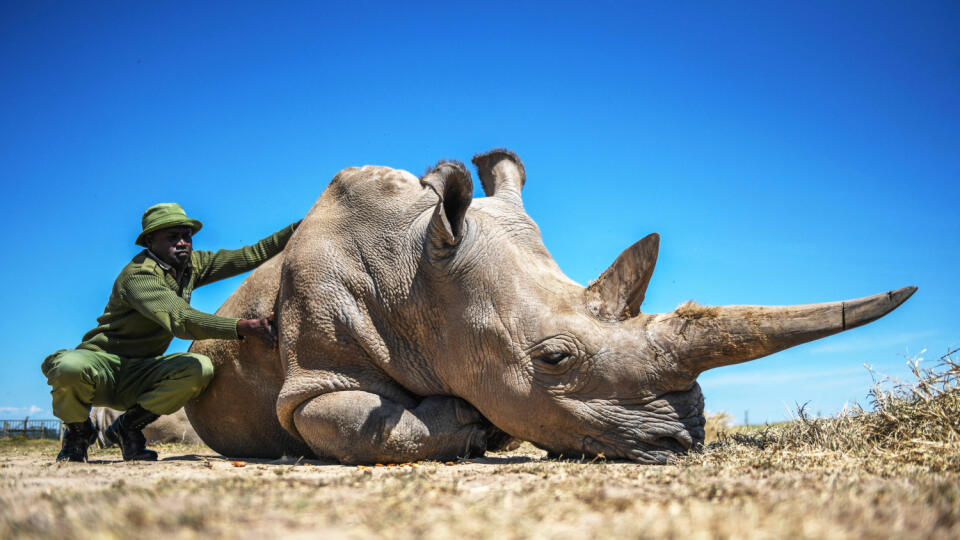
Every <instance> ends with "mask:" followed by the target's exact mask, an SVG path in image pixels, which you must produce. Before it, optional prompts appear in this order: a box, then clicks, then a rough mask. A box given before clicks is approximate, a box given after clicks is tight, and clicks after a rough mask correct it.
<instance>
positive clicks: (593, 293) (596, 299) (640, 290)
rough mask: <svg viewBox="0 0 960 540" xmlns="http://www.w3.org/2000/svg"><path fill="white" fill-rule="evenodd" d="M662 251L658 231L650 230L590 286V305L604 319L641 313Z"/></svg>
mask: <svg viewBox="0 0 960 540" xmlns="http://www.w3.org/2000/svg"><path fill="white" fill-rule="evenodd" d="M659 253H660V235H659V234H657V233H653V234H648V235H647V236H645V237H644V238H643V239H642V240H640V241H639V242H637V243H635V244H633V245H632V246H630V247H629V248H627V249H626V250H625V251H624V252H623V253H621V254H620V256H619V257H617V260H616V261H614V262H613V264H612V265H610V268H607V270H606V271H604V272H603V273H602V274H600V277H598V278H597V279H596V280H595V281H594V282H593V283H591V284H590V286H589V287H587V290H586V293H585V295H586V296H585V301H586V304H587V308H588V309H590V311H591V312H593V314H594V315H595V316H596V317H599V318H601V319H604V320H623V319H629V318H630V317H634V316H636V315H637V314H639V313H640V304H642V303H643V298H644V296H645V295H646V293H647V285H649V284H650V277H651V276H653V269H654V267H655V266H656V265H657V255H658V254H659Z"/></svg>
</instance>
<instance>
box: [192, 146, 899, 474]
mask: <svg viewBox="0 0 960 540" xmlns="http://www.w3.org/2000/svg"><path fill="white" fill-rule="evenodd" d="M473 162H474V164H475V165H476V166H477V168H478V171H479V175H480V180H481V182H482V184H483V189H484V192H485V193H486V195H487V197H486V198H483V199H479V200H475V201H473V200H472V192H473V183H472V180H471V177H470V173H469V172H468V171H467V170H466V168H465V167H464V166H463V164H461V163H457V162H441V163H439V164H438V165H437V166H436V167H435V168H433V169H432V170H431V171H430V172H428V173H427V174H426V175H425V176H423V177H422V178H417V177H416V176H414V175H412V174H410V173H409V172H406V171H402V170H395V169H390V168H386V167H372V166H366V167H360V168H350V169H344V170H343V171H341V172H340V173H338V174H337V175H336V176H335V177H334V179H333V180H332V181H331V182H330V185H329V186H328V187H327V188H326V189H325V190H324V192H323V194H322V195H321V196H320V198H319V199H318V200H317V202H316V203H315V204H314V206H313V208H312V209H311V210H310V212H309V213H308V214H307V216H306V218H305V219H304V221H303V223H302V224H301V225H300V227H299V229H298V230H297V231H296V233H295V234H294V236H293V238H292V239H291V240H290V242H289V244H288V245H287V247H286V249H285V251H284V252H283V253H282V254H281V255H278V256H277V257H275V258H274V259H272V260H270V261H268V262H267V263H266V264H264V265H263V266H261V267H260V268H259V269H257V270H256V271H255V272H254V273H253V274H252V275H251V276H250V277H248V278H247V280H246V281H245V282H244V283H243V284H242V285H241V286H240V287H239V288H238V289H237V291H236V292H234V294H233V295H232V296H231V297H230V298H229V299H228V300H227V301H226V303H225V304H224V305H223V307H221V308H220V310H219V312H218V313H220V314H221V315H225V316H233V317H243V318H252V317H263V316H265V315H266V314H268V313H270V312H272V311H275V312H276V318H277V326H278V332H279V350H278V351H271V350H269V349H268V348H267V347H266V346H264V345H263V344H261V343H259V342H256V341H254V340H246V341H243V342H238V341H204V342H196V343H194V344H193V347H192V349H191V350H193V351H194V352H199V353H203V354H206V355H208V356H209V357H210V358H211V359H212V360H213V362H214V365H215V366H216V376H215V377H214V379H213V381H212V383H211V385H210V387H209V388H208V389H207V390H206V392H205V393H204V394H203V395H201V396H200V398H199V399H197V400H196V401H194V402H192V403H190V404H188V405H187V408H186V409H187V414H188V415H189V417H190V420H191V422H192V423H193V426H194V428H195V429H196V431H197V433H198V434H199V435H200V437H201V438H202V439H203V440H204V442H206V443H207V444H208V445H210V447H212V448H213V449H214V450H216V451H218V452H220V453H222V454H225V455H231V456H249V457H277V456H281V455H283V454H287V455H307V456H319V457H326V458H333V459H337V460H340V461H341V462H345V463H363V462H406V461H412V460H420V459H449V458H452V457H454V456H466V455H477V454H482V453H483V452H484V451H485V450H486V449H487V447H488V445H489V444H490V442H491V440H498V441H500V440H502V439H503V432H505V433H506V434H509V435H511V436H513V437H517V438H520V439H524V440H528V441H531V442H533V443H535V444H537V445H538V446H541V447H543V448H545V449H548V450H550V451H551V452H553V453H555V454H562V455H566V456H574V457H580V456H595V455H599V454H603V455H604V456H606V457H607V458H626V459H630V460H634V461H638V462H643V463H663V462H665V461H666V460H667V459H668V458H669V457H670V456H671V455H674V454H679V453H684V452H686V451H687V450H689V449H692V448H694V447H696V446H697V445H698V444H700V443H701V442H702V440H703V435H704V432H703V423H704V418H703V395H702V394H701V392H700V387H699V386H698V385H697V382H696V378H697V376H698V375H699V374H700V373H701V372H703V371H704V370H707V369H710V368H715V367H719V366H724V365H728V364H736V363H739V362H745V361H748V360H752V359H755V358H759V357H761V356H765V355H768V354H771V353H774V352H776V351H780V350H783V349H785V348H788V347H792V346H794V345H798V344H800V343H804V342H807V341H811V340H814V339H818V338H822V337H824V336H828V335H830V334H834V333H837V332H840V331H843V330H847V329H850V328H853V327H855V326H859V325H862V324H865V323H868V322H870V321H873V320H875V319H877V318H879V317H881V316H883V315H885V314H886V313H888V312H890V311H891V310H893V309H894V308H896V307H897V306H899V305H900V304H901V303H903V302H904V301H905V300H906V299H907V298H908V297H909V296H910V295H911V294H912V293H913V291H914V290H915V287H907V288H903V289H899V290H896V291H891V292H888V293H883V294H880V295H876V296H871V297H867V298H861V299H857V300H850V301H845V302H833V303H827V304H814V305H806V306H784V307H770V306H725V307H702V306H697V305H695V304H685V305H683V306H680V307H679V308H677V310H675V311H673V312H671V313H665V314H654V315H650V314H643V313H641V312H640V304H641V302H642V301H643V297H644V292H645V290H646V287H647V283H648V282H649V280H650V276H651V274H652V272H653V267H654V264H655V262H656V257H657V250H658V245H659V237H658V236H657V235H656V234H652V235H650V236H648V237H646V238H644V239H643V240H641V241H639V242H638V243H637V244H635V245H633V246H632V247H630V248H629V249H627V250H626V251H625V252H624V253H623V254H622V255H620V257H619V258H618V259H617V260H616V261H615V262H614V263H613V265H612V266H611V267H610V268H609V269H608V270H607V271H605V272H604V273H603V274H602V275H601V276H600V277H599V278H598V279H597V280H596V281H595V282H594V283H593V284H591V285H590V286H589V287H587V288H584V287H582V286H580V285H578V284H577V283H575V282H574V281H572V280H570V279H569V278H567V277H566V276H565V275H564V274H563V272H561V271H560V268H559V267H558V266H557V264H556V262H554V260H553V258H551V256H550V253H549V252H548V251H547V249H546V248H545V247H544V245H543V242H542V240H541V237H540V232H539V230H538V228H537V225H536V224H535V223H534V222H533V221H532V220H531V219H530V217H529V216H528V215H527V214H526V212H524V209H523V202H522V199H521V189H522V188H523V185H524V181H525V173H524V168H523V164H522V163H521V161H520V159H519V158H518V157H517V156H516V155H515V154H513V153H511V152H509V151H504V150H494V151H492V152H488V153H486V154H481V155H478V156H476V157H475V158H474V159H473ZM494 426H495V427H494ZM500 430H502V432H501V431H500Z"/></svg>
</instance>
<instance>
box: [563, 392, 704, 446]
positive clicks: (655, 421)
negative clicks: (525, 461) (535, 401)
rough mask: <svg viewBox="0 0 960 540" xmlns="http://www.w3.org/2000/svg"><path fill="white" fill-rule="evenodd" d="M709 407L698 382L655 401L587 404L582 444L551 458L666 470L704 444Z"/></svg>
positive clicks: (583, 406)
mask: <svg viewBox="0 0 960 540" xmlns="http://www.w3.org/2000/svg"><path fill="white" fill-rule="evenodd" d="M703 405H704V403H703V393H702V392H701V391H700V386H699V385H698V384H696V383H694V384H693V386H692V387H691V388H690V389H689V390H686V391H679V392H669V393H667V394H663V395H661V396H658V397H656V398H653V399H645V400H622V399H621V400H591V401H589V402H583V403H581V404H580V406H579V407H578V409H579V410H580V414H579V416H582V417H584V419H585V421H584V422H583V423H582V424H581V429H580V430H579V431H580V433H581V435H580V437H579V439H578V440H576V441H571V442H572V444H570V445H569V446H568V447H567V448H565V449H549V452H550V454H549V455H550V456H552V457H561V456H564V457H570V458H581V457H596V456H603V457H604V458H606V459H626V460H630V461H634V462H637V463H644V464H651V465H654V464H655V465H662V464H665V463H667V462H668V461H669V460H670V459H671V458H673V457H675V456H680V455H685V454H687V453H688V452H690V451H694V450H697V449H698V448H700V447H701V446H702V445H703V440H704V435H705V431H704V424H705V423H706V422H705V418H704V416H703ZM584 431H585V433H584Z"/></svg>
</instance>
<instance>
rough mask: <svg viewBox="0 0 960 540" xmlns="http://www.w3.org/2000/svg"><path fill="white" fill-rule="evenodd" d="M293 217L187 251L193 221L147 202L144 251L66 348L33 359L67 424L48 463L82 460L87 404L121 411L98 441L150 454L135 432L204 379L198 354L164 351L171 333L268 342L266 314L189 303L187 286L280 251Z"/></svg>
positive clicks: (169, 206) (90, 431)
mask: <svg viewBox="0 0 960 540" xmlns="http://www.w3.org/2000/svg"><path fill="white" fill-rule="evenodd" d="M298 224H299V222H298V223H294V224H293V225H290V226H288V227H286V228H284V229H281V230H280V231H278V232H276V233H274V234H272V235H270V236H268V237H266V238H264V239H263V240H260V241H259V242H257V243H256V244H253V245H250V246H246V247H244V248H240V249H235V250H220V251H216V252H210V251H193V242H192V236H193V234H195V233H196V232H197V231H199V230H200V228H201V227H202V224H201V223H200V222H199V221H197V220H195V219H190V218H188V217H187V215H186V213H185V212H184V211H183V209H182V208H181V207H180V205H178V204H175V203H163V204H158V205H155V206H151V207H150V208H148V209H147V211H146V212H145V213H144V214H143V223H142V225H143V232H141V233H140V235H139V236H138V237H137V240H136V243H137V245H140V246H143V247H145V248H147V249H144V250H143V251H141V252H140V253H138V254H137V256H135V257H134V258H133V260H132V261H130V263H129V264H127V266H125V267H124V269H123V270H122V271H121V272H120V275H119V276H118V277H117V280H116V281H115V282H114V284H113V291H112V292H111V294H110V300H109V301H108V302H107V307H106V308H105V309H104V310H103V315H101V316H100V317H99V318H98V319H97V323H98V324H97V327H96V328H94V329H93V330H91V331H89V332H87V334H86V335H85V336H84V337H83V343H81V344H80V345H78V346H77V348H76V349H72V350H62V351H57V352H56V353H54V354H52V355H50V356H49V357H47V358H46V360H44V361H43V374H44V375H46V377H47V382H48V383H49V384H50V386H51V387H52V388H53V389H52V390H51V392H50V393H51V395H53V414H54V415H56V416H57V417H58V418H60V419H61V420H63V422H64V423H65V424H66V426H67V431H66V434H65V436H64V438H63V448H62V449H61V450H60V455H58V456H57V461H62V460H69V461H80V462H82V461H86V459H87V447H89V446H90V444H92V443H93V441H94V440H95V439H96V432H95V430H94V428H93V424H92V423H91V422H90V418H89V415H90V407H91V405H102V406H106V407H111V408H114V409H118V410H122V411H126V412H125V413H124V414H123V415H121V416H120V417H119V418H117V420H116V421H115V422H114V423H113V424H112V425H110V427H109V428H108V429H107V432H106V433H105V435H106V437H107V438H108V439H109V440H111V441H112V442H114V443H116V444H118V445H119V446H120V449H121V452H122V454H123V459H124V460H125V461H129V460H150V461H152V460H156V459H157V453H156V452H154V451H153V450H148V449H147V448H146V441H145V439H144V436H143V433H142V430H143V428H144V427H145V426H146V425H147V424H149V423H150V422H153V421H154V420H156V419H157V418H158V417H159V416H160V415H164V414H171V413H174V412H176V411H177V410H178V409H180V408H181V407H183V405H184V404H185V403H186V402H187V401H189V400H190V399H193V398H195V397H197V396H198V395H200V393H201V392H203V389H204V388H206V386H207V384H208V383H209V382H210V379H211V378H212V377H213V364H212V363H211V362H210V359H209V358H207V357H206V356H203V355H201V354H194V353H189V352H186V353H176V354H168V355H165V354H163V353H164V352H166V350H167V347H168V346H169V345H170V341H171V340H173V338H174V337H178V338H181V339H243V338H244V337H245V336H255V337H257V338H259V339H262V340H264V341H265V342H266V343H267V344H268V345H270V346H273V344H274V339H275V336H274V330H273V327H272V322H271V320H270V318H269V317H267V318H262V319H245V320H243V319H236V318H232V317H219V316H217V315H210V314H208V313H202V312H200V311H197V310H195V309H193V308H192V307H190V296H191V294H192V293H193V289H195V288H197V287H200V286H203V285H206V284H208V283H213V282H214V281H217V280H220V279H224V278H228V277H231V276H235V275H237V274H240V273H243V272H246V271H248V270H252V269H254V268H256V267H257V266H259V265H260V264H262V263H263V262H265V261H266V260H267V259H269V258H270V257H273V256H274V255H276V254H277V253H280V252H281V251H282V250H283V248H284V246H285V245H286V244H287V241H288V240H289V239H290V237H291V236H292V235H293V231H294V229H296V227H297V225H298Z"/></svg>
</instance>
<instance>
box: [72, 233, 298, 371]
mask: <svg viewBox="0 0 960 540" xmlns="http://www.w3.org/2000/svg"><path fill="white" fill-rule="evenodd" d="M294 227H295V226H294V225H290V226H288V227H286V228H284V229H281V230H280V231H278V232H276V233H274V234H272V235H270V236H268V237H266V238H264V239H263V240H260V241H259V242H257V243H256V244H253V245H250V246H246V247H243V248H240V249H231V250H226V249H224V250H220V251H216V252H212V251H194V252H193V254H192V255H191V256H190V262H189V263H187V266H186V268H185V269H184V270H183V272H181V273H180V275H178V276H176V277H175V276H174V272H173V269H172V268H171V267H170V266H169V265H167V264H165V263H163V262H162V261H160V260H159V259H157V258H156V257H155V256H154V255H153V254H152V253H150V251H149V250H143V251H142V252H140V253H139V254H137V256H136V257H134V258H133V260H132V261H130V263H129V264H127V266H125V267H124V268H123V271H121V272H120V275H119V276H117V280H116V281H115V282H114V284H113V292H112V293H111V294H110V300H109V301H107V307H106V308H104V310H103V315H101V316H100V317H98V318H97V327H96V328H94V329H93V330H91V331H89V332H87V334H86V335H85V336H83V343H81V344H80V345H78V346H77V348H78V349H90V350H93V351H103V352H107V353H111V354H116V355H119V356H125V357H133V358H145V357H150V356H159V355H161V354H163V353H164V352H165V351H166V350H167V347H168V346H169V345H170V342H171V341H172V340H173V338H174V337H178V338H181V339H237V321H239V319H235V318H232V317H220V316H217V315H211V314H209V313H203V312H201V311H197V310H195V309H193V308H192V307H190V296H191V294H192V292H193V289H195V288H197V287H201V286H203V285H206V284H208V283H213V282H214V281H218V280H221V279H225V278H228V277H232V276H235V275H237V274H242V273H243V272H247V271H249V270H252V269H254V268H256V267H257V266H259V265H260V264H262V263H263V262H265V261H266V260H267V259H269V258H270V257H273V256H274V255H276V254H277V253H280V252H281V251H283V247H284V246H286V245H287V241H288V240H289V239H290V236H292V235H293V230H294Z"/></svg>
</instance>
